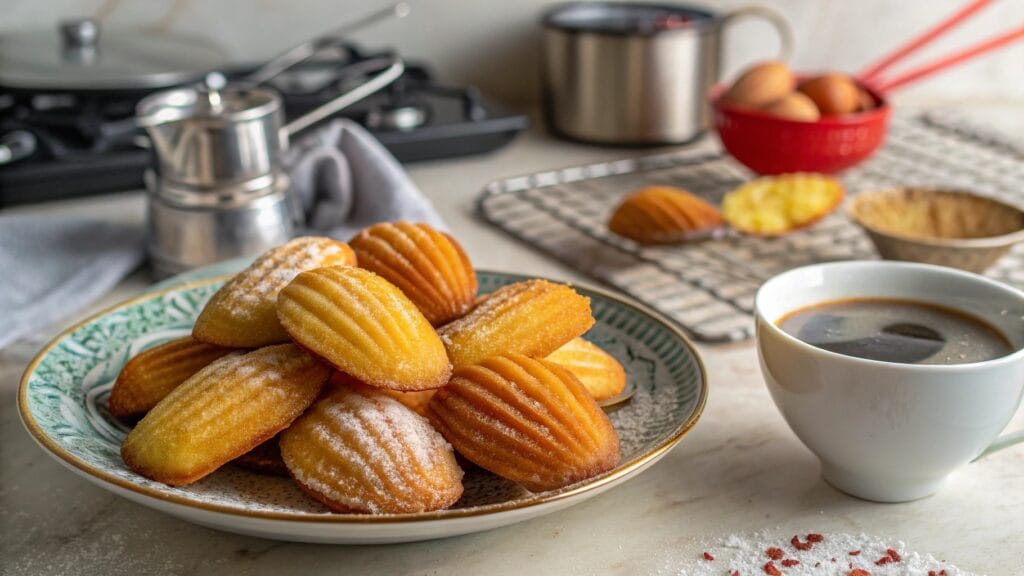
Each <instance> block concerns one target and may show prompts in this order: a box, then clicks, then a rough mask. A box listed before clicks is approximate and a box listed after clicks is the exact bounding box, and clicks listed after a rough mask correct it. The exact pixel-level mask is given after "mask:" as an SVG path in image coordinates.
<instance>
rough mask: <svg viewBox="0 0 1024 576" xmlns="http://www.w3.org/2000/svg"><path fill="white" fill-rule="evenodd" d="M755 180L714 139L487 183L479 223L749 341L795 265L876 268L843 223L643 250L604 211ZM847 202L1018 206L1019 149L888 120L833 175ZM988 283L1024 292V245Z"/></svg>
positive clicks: (933, 122) (903, 119)
mask: <svg viewBox="0 0 1024 576" xmlns="http://www.w3.org/2000/svg"><path fill="white" fill-rule="evenodd" d="M751 177H752V174H751V173H750V172H749V171H747V170H746V169H745V168H743V167H742V166H741V165H739V164H737V163H736V162H735V161H734V160H732V159H731V158H729V157H728V156H726V155H724V154H723V153H722V152H721V150H720V148H719V146H718V143H717V142H716V141H714V139H713V138H704V139H703V140H702V141H701V142H700V143H698V144H696V145H693V146H689V147H686V148H684V149H681V150H679V151H677V152H672V153H670V154H660V155H654V156H645V157H640V158H632V159H627V160H620V161H615V162H602V163H598V164H590V165H586V166H577V167H572V168H566V169H562V170H555V171H549V172H541V173H537V174H531V175H528V176H521V177H516V178H507V179H504V180H499V181H495V182H492V183H491V184H489V185H488V186H487V187H486V188H485V189H484V192H483V193H482V194H481V196H480V198H479V200H478V211H479V213H480V214H481V216H482V217H483V218H484V219H485V220H487V221H488V222H490V223H492V224H494V225H495V226H498V227H499V228H501V229H502V230H505V231H506V232H508V233H510V234H512V235H513V236H515V237H516V238H519V239H520V240H522V241H524V242H526V243H527V244H529V245H531V246H533V247H535V248H536V249H538V250H541V251H542V252H545V253H547V254H549V255H551V256H554V257H555V258H558V259H559V260H561V261H562V262H564V263H566V264H568V265H569V266H571V267H572V268H575V269H576V270H579V271H580V272H583V273H585V274H587V275H589V276H592V277H594V278H596V279H598V280H600V281H602V282H604V283H607V284H609V285H611V286H613V287H615V288H618V289H619V290H622V291H623V292H626V293H627V294H629V295H631V296H633V297H634V298H637V299H638V300H640V301H642V302H644V303H646V304H648V305H650V306H652V307H653V308H655V309H657V310H659V311H661V312H662V313H664V314H665V315H667V316H669V317H670V318H672V319H673V320H675V321H676V322H678V323H679V324H680V325H682V326H683V327H684V328H685V329H686V330H687V331H689V333H690V334H692V335H693V336H694V337H695V338H697V339H699V340H702V341H706V342H727V341H737V340H743V339H746V338H750V337H752V336H753V334H754V323H753V317H752V312H753V304H754V294H755V292H756V291H757V288H758V287H759V286H760V285H761V283H762V282H764V281H765V280H767V279H768V278H770V277H772V276H774V275H776V274H778V273H780V272H782V271H785V270H788V269H790V268H795V267H798V266H803V265H806V264H812V263H816V262H827V261H835V260H850V259H867V258H877V255H876V253H875V251H874V248H873V247H872V246H871V243H870V241H869V240H868V239H867V237H866V236H865V235H864V233H863V232H862V231H861V230H860V229H859V228H858V227H856V226H855V225H854V224H852V223H851V222H849V220H848V219H847V218H846V217H845V216H844V215H843V214H842V212H841V211H837V212H836V213H834V214H832V215H830V216H829V217H827V218H825V219H823V220H822V221H821V222H819V223H817V224H815V225H814V226H811V227H809V228H807V229H805V230H801V231H799V232H796V233H793V234H790V235H787V236H784V237H781V238H755V237H749V236H742V235H739V234H729V235H726V236H725V237H723V238H719V239H716V240H713V241H706V242H698V243H692V244H685V245H674V246H667V247H651V246H642V245H639V244H637V243H635V242H633V241H630V240H628V239H624V238H620V237H618V236H616V235H615V234H612V233H611V232H609V231H608V228H607V225H606V223H607V221H608V217H609V215H610V214H611V211H612V210H613V209H614V208H615V206H616V205H617V204H618V203H619V201H620V200H621V199H622V197H623V196H624V195H626V194H628V193H630V192H632V191H634V190H636V189H637V188H640V187H641V186H645V185H651V184H665V185H670V186H677V187H680V188H685V189H687V190H689V191H691V192H693V193H695V194H697V195H699V196H701V197H703V198H705V199H707V200H709V201H711V202H712V203H715V204H718V203H720V201H721V198H722V196H723V195H724V194H725V193H727V192H728V191H730V190H732V189H734V188H735V187H737V186H739V185H740V184H741V183H743V182H745V181H746V180H748V179H750V178H751ZM841 179H842V181H843V183H844V185H845V186H846V189H847V193H848V194H850V195H853V194H856V193H858V192H860V191H863V190H875V189H880V188H888V187H894V186H940V187H945V188H959V189H966V190H971V191H974V192H977V193H979V194H983V195H988V196H992V197H995V198H998V199H1001V200H1003V201H1006V202H1009V203H1011V204H1016V205H1018V206H1022V207H1024V148H1022V147H1019V146H1018V145H1017V143H1015V142H1011V141H1008V140H1006V139H1000V138H998V137H995V136H992V135H989V134H986V133H984V132H983V131H979V130H978V129H977V128H976V127H975V126H972V125H970V124H968V123H966V122H964V121H962V120H956V119H949V118H946V119H941V120H940V119H937V118H932V117H929V116H914V117H910V116H898V115H897V116H896V117H895V118H894V119H893V121H892V124H891V125H890V129H889V134H888V138H887V140H886V144H885V146H884V147H883V148H882V149H881V150H880V151H879V152H878V153H876V154H875V155H874V156H873V157H872V158H871V159H870V160H869V161H867V162H865V163H864V164H862V165H861V166H859V167H857V168H856V169H853V170H850V171H847V172H846V173H844V174H843V176H842V177H841ZM987 275H989V276H991V277H993V278H996V279H998V280H1001V281H1003V282H1006V283H1008V284H1011V285H1015V286H1017V287H1021V288H1024V244H1020V245H1018V246H1016V247H1015V248H1014V249H1013V250H1012V251H1011V253H1010V254H1008V255H1007V256H1005V257H1004V258H1002V259H1001V260H1000V261H999V262H998V263H997V264H996V265H995V266H993V267H992V268H991V269H990V270H989V271H988V272H987Z"/></svg>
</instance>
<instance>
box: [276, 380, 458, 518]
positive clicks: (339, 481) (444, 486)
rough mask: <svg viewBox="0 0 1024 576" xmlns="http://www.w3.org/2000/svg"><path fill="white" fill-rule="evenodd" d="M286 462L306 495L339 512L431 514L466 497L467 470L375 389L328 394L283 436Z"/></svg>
mask: <svg viewBox="0 0 1024 576" xmlns="http://www.w3.org/2000/svg"><path fill="white" fill-rule="evenodd" d="M281 456H282V457H283V458H284V462H285V464H286V465H287V466H288V471H289V472H290V473H291V475H292V477H293V478H294V479H295V481H296V483H298V485H299V486H300V487H301V488H302V490H303V491H305V492H306V493H308V494H309V495H310V496H312V497H313V498H315V499H317V500H319V501H320V502H323V503H324V504H325V505H327V506H328V507H329V508H331V509H332V510H336V511H338V512H366V513H374V514H400V513H412V512H427V511H430V510H440V509H443V508H447V507H449V506H451V505H452V504H454V503H455V501H456V500H458V499H459V496H461V495H462V469H461V468H459V465H458V463H457V462H456V461H455V454H454V453H453V452H452V448H451V446H450V445H449V444H448V443H447V442H445V440H444V438H442V437H441V435H440V434H438V432H437V431H436V430H434V429H433V428H431V427H430V424H429V423H428V422H427V420H426V419H425V418H423V417H422V416H420V415H418V414H416V413H414V412H413V411H412V410H409V409H408V408H406V407H405V406H403V405H402V404H401V403H400V402H398V401H397V400H395V399H394V398H391V397H390V396H387V395H385V394H381V393H379V392H377V391H375V390H372V389H368V388H363V389H359V390H356V389H354V388H346V387H338V388H335V389H334V390H332V391H331V392H330V393H328V394H327V395H325V396H324V397H323V398H322V399H321V400H319V401H318V402H317V403H316V404H315V405H314V406H313V407H312V408H311V409H310V410H309V411H308V412H306V414H304V415H303V416H302V417H301V418H299V419H298V420H296V421H295V423H294V424H292V426H291V427H289V428H288V430H286V431H285V432H284V434H282V435H281Z"/></svg>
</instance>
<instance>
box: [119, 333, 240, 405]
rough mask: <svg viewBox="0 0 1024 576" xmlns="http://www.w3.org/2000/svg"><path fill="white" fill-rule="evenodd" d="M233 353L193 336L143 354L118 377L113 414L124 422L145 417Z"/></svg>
mask: <svg viewBox="0 0 1024 576" xmlns="http://www.w3.org/2000/svg"><path fill="white" fill-rule="evenodd" d="M229 353H231V349H230V348H223V347H221V346H214V345H212V344H206V343H204V342H198V341H196V340H195V339H194V338H192V337H191V336H185V337H184V338H176V339H174V340H171V341H169V342H165V343H163V344H161V345H159V346H155V347H153V348H150V349H149V350H145V351H143V352H141V353H139V354H138V355H136V356H135V357H134V358H132V359H131V360H129V361H128V362H127V363H126V364H125V365H124V367H123V368H121V373H120V374H118V375H117V380H116V381H115V382H114V388H113V390H111V391H110V399H109V400H108V403H107V404H108V408H109V409H110V413H111V414H113V415H114V416H115V417H117V418H123V419H134V418H139V417H141V416H143V415H145V414H146V412H149V411H150V409H152V408H153V406H156V404H157V402H159V401H161V400H163V399H164V396H167V395H168V394H170V392H171V390H174V389H175V388H177V387H178V385H179V384H181V383H182V382H184V381H185V380H188V379H189V378H190V377H191V376H192V375H193V374H195V373H196V372H198V371H199V370H200V369H202V368H203V367H205V366H207V365H208V364H210V363H211V362H213V361H214V360H216V359H218V358H221V357H222V356H225V355H227V354H229Z"/></svg>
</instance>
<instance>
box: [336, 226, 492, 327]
mask: <svg viewBox="0 0 1024 576" xmlns="http://www.w3.org/2000/svg"><path fill="white" fill-rule="evenodd" d="M349 243H350V244H351V245H352V249H353V250H354V251H355V253H356V258H357V259H358V260H359V267H360V268H366V269H367V270H370V271H372V272H374V273H376V274H378V275H379V276H381V277H382V278H384V279H385V280H387V281H388V282H391V283H392V284H394V285H395V286H398V288H399V289H401V290H402V292H403V293H405V295H406V296H408V297H409V299H410V300H412V302H413V304H415V305H416V307H417V308H419V309H420V311H421V312H423V315H424V316H426V317H427V320H429V321H430V323H431V324H432V325H434V326H440V325H441V324H444V323H446V322H450V321H452V320H455V319H456V318H458V317H460V316H462V315H463V314H465V313H466V312H468V311H469V309H470V308H472V306H473V300H474V299H475V298H476V288H477V286H476V272H474V271H473V265H472V264H470V262H469V258H467V257H466V253H465V252H463V250H462V247H461V246H459V243H458V242H456V241H455V239H454V238H452V237H451V236H449V235H447V234H444V233H443V232H439V231H437V230H435V229H433V228H431V227H430V226H428V225H426V224H414V223H412V222H406V221H404V220H400V221H398V222H394V223H391V222H383V223H380V224H375V225H373V226H370V227H369V228H366V229H364V230H363V231H361V232H359V233H358V234H356V235H355V236H354V237H353V238H352V240H350V241H349Z"/></svg>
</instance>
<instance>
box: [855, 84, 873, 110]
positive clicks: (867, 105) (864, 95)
mask: <svg viewBox="0 0 1024 576" xmlns="http://www.w3.org/2000/svg"><path fill="white" fill-rule="evenodd" d="M874 109H875V97H874V96H872V95H871V93H870V92H868V91H867V90H865V89H863V88H860V87H858V88H857V112H867V111H868V110H874Z"/></svg>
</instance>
